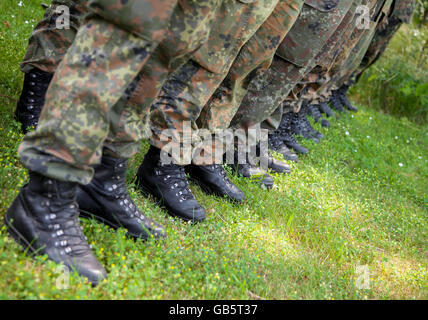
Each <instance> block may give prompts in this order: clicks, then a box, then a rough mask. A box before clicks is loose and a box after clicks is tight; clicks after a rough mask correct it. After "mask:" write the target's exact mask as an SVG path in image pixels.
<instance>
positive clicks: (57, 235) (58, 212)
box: [41, 194, 92, 256]
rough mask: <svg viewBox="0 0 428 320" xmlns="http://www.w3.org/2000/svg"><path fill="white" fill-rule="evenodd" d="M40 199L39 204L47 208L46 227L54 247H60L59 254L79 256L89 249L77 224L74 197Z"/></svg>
mask: <svg viewBox="0 0 428 320" xmlns="http://www.w3.org/2000/svg"><path fill="white" fill-rule="evenodd" d="M48 198H50V199H49V200H45V201H42V203H41V205H42V206H44V207H46V208H48V209H49V214H46V215H45V216H44V220H45V221H46V222H47V223H48V229H49V231H50V233H51V236H52V238H54V239H55V243H54V245H55V247H58V248H60V254H61V255H69V256H79V255H84V254H86V253H87V252H88V251H90V250H91V248H92V246H90V245H89V244H88V242H87V240H88V239H87V238H86V237H85V235H84V234H83V227H81V226H80V224H79V208H78V205H77V204H76V203H75V201H74V199H71V200H69V201H67V202H64V201H63V200H61V201H59V200H55V199H52V197H51V195H50V194H48Z"/></svg>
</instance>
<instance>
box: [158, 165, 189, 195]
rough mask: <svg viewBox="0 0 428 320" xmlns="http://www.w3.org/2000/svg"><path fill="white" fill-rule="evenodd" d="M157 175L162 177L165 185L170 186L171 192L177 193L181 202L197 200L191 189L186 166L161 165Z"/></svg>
mask: <svg viewBox="0 0 428 320" xmlns="http://www.w3.org/2000/svg"><path fill="white" fill-rule="evenodd" d="M155 174H156V175H157V176H159V177H161V178H162V179H163V181H164V182H165V183H167V184H169V185H170V186H169V187H170V189H171V190H174V191H176V194H175V195H176V196H177V197H179V198H180V200H179V201H180V202H183V201H186V200H192V199H194V198H195V197H194V195H193V193H192V191H191V190H190V188H189V182H188V181H187V178H186V173H185V170H184V166H179V165H176V164H168V165H165V164H160V163H159V164H158V166H157V167H156V169H155Z"/></svg>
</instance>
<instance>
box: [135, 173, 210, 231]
mask: <svg viewBox="0 0 428 320" xmlns="http://www.w3.org/2000/svg"><path fill="white" fill-rule="evenodd" d="M137 187H138V190H140V191H141V192H142V193H143V195H144V196H146V197H147V198H153V200H154V202H155V203H156V204H157V205H158V206H160V207H161V208H163V209H165V210H166V211H167V212H168V214H169V215H170V216H172V217H174V218H178V219H181V220H183V221H185V222H189V221H191V222H192V223H199V222H203V221H205V219H206V218H203V219H194V218H193V219H191V218H187V217H183V216H181V215H179V214H176V213H175V212H173V211H172V210H170V209H169V208H168V206H167V205H166V204H165V202H164V200H163V199H162V198H159V197H158V196H156V195H154V194H152V193H151V192H150V191H149V190H150V188H149V187H147V186H145V185H144V184H143V183H142V182H141V181H138V183H137Z"/></svg>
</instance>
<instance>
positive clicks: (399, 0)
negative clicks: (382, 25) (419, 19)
mask: <svg viewBox="0 0 428 320" xmlns="http://www.w3.org/2000/svg"><path fill="white" fill-rule="evenodd" d="M415 7H416V0H395V1H394V5H393V9H392V13H391V15H393V16H394V17H397V18H398V19H400V20H401V21H402V22H403V23H410V22H411V21H412V17H413V13H414V11H415Z"/></svg>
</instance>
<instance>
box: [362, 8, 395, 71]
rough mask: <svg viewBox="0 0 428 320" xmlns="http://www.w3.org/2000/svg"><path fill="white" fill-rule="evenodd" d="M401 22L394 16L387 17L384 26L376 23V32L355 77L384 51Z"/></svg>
mask: <svg viewBox="0 0 428 320" xmlns="http://www.w3.org/2000/svg"><path fill="white" fill-rule="evenodd" d="M402 24H403V22H402V21H401V20H400V19H398V18H397V17H395V16H391V17H389V18H388V24H387V25H386V26H383V25H378V26H377V28H376V33H375V35H374V37H373V40H372V43H371V44H370V46H369V48H368V50H367V52H366V54H365V56H364V59H363V61H362V62H361V65H360V66H359V67H358V70H356V72H355V78H356V79H359V78H360V76H361V75H362V73H363V72H364V71H366V70H367V69H368V68H370V66H371V65H373V64H374V63H375V62H376V61H377V60H378V59H379V58H380V57H381V56H382V54H383V53H384V52H385V50H386V48H387V47H388V44H389V42H390V41H391V40H392V37H393V36H394V35H395V34H396V33H397V31H398V30H399V29H400V27H401V25H402Z"/></svg>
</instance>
